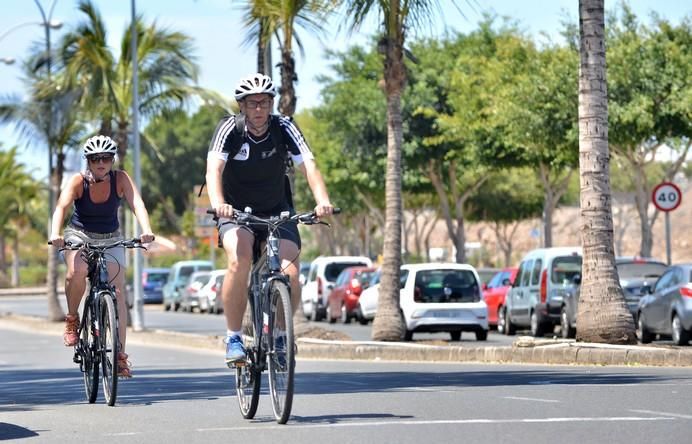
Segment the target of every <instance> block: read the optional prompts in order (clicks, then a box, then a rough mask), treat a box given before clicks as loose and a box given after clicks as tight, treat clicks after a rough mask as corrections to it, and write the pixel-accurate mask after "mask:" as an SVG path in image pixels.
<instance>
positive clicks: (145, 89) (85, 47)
mask: <svg viewBox="0 0 692 444" xmlns="http://www.w3.org/2000/svg"><path fill="white" fill-rule="evenodd" d="M78 9H79V10H80V11H82V12H83V13H84V14H85V15H86V20H85V21H84V22H83V23H81V24H80V25H79V26H78V27H77V28H76V29H75V30H74V31H72V32H70V33H68V34H66V35H65V36H64V37H63V40H62V42H61V48H62V63H63V64H64V66H65V81H66V82H67V83H68V84H70V85H78V86H79V87H80V88H81V89H82V90H83V91H84V94H83V96H82V101H81V103H80V105H81V107H82V108H83V109H84V110H85V111H86V112H87V114H88V115H89V116H90V117H91V118H93V119H95V120H98V121H100V131H101V134H105V135H111V136H112V137H113V138H114V139H115V141H116V142H117V144H118V157H119V161H120V165H121V167H122V166H123V165H124V161H125V157H126V155H127V149H128V131H129V128H130V120H131V119H130V118H131V112H132V110H131V104H132V96H133V92H134V89H133V88H134V85H132V73H133V67H132V48H131V46H130V43H131V38H130V31H129V30H130V28H131V27H130V26H127V27H126V31H125V33H124V34H123V37H122V39H121V43H120V56H119V58H118V59H116V58H115V56H114V55H113V54H112V52H111V49H110V48H108V46H107V44H106V43H107V32H106V29H105V26H104V23H103V19H102V18H101V15H100V14H99V12H98V10H97V9H96V8H95V6H94V5H93V3H92V2H91V1H89V0H81V1H80V2H79V4H78ZM136 30H137V41H138V46H137V51H138V61H139V82H140V83H139V85H137V87H138V88H139V94H140V112H141V113H142V115H143V116H144V117H147V116H149V117H150V116H153V115H157V114H160V113H161V112H164V111H167V110H172V109H176V108H179V107H180V106H182V105H184V104H185V103H186V101H187V99H189V98H191V97H192V96H193V95H196V96H199V97H201V98H203V99H207V100H211V101H214V102H223V100H222V99H220V96H219V95H217V94H215V93H213V92H210V91H207V90H204V89H203V88H199V87H197V86H196V85H195V84H194V83H195V82H196V80H197V73H198V67H197V65H196V64H195V61H194V57H193V56H192V40H191V38H190V37H188V36H187V35H185V34H183V33H180V32H175V31H169V30H167V29H163V28H161V27H159V26H157V24H156V23H152V24H151V25H148V26H145V25H144V23H143V21H142V18H141V17H138V18H137V19H136ZM224 105H225V106H227V104H224Z"/></svg>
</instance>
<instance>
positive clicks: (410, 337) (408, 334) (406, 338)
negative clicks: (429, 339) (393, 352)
mask: <svg viewBox="0 0 692 444" xmlns="http://www.w3.org/2000/svg"><path fill="white" fill-rule="evenodd" d="M411 340H413V332H412V331H411V330H406V332H405V333H404V341H411Z"/></svg>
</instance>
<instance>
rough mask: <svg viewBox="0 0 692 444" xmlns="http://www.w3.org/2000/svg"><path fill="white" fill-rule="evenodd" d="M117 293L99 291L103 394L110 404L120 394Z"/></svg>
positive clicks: (110, 404)
mask: <svg viewBox="0 0 692 444" xmlns="http://www.w3.org/2000/svg"><path fill="white" fill-rule="evenodd" d="M114 296H115V295H114V294H113V292H111V291H102V292H100V293H99V298H100V308H101V317H100V322H99V329H100V337H101V371H102V372H103V395H104V397H105V398H106V402H107V403H108V405H109V406H113V405H115V399H116V397H117V394H118V352H119V351H120V340H119V338H118V313H117V312H116V308H115V297H114Z"/></svg>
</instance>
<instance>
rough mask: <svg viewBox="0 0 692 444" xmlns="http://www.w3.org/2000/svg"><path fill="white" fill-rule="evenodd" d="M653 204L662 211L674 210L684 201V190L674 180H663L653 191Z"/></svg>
mask: <svg viewBox="0 0 692 444" xmlns="http://www.w3.org/2000/svg"><path fill="white" fill-rule="evenodd" d="M651 200H652V201H653V204H654V205H655V206H656V208H658V209H659V210H661V211H673V210H674V209H676V208H677V207H679V206H680V203H681V202H682V192H681V191H680V188H678V186H677V185H675V184H674V183H672V182H661V183H659V184H658V185H656V187H655V188H654V191H653V193H651Z"/></svg>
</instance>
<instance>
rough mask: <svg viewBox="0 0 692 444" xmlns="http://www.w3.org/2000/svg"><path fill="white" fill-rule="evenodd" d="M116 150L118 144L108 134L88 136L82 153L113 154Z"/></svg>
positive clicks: (88, 154)
mask: <svg viewBox="0 0 692 444" xmlns="http://www.w3.org/2000/svg"><path fill="white" fill-rule="evenodd" d="M117 152H118V145H116V144H115V141H114V140H113V139H111V138H110V137H108V136H94V137H90V138H89V139H88V140H87V141H86V143H85V144H84V155H85V156H91V155H93V154H102V153H106V154H113V155H115V154H116V153H117Z"/></svg>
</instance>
